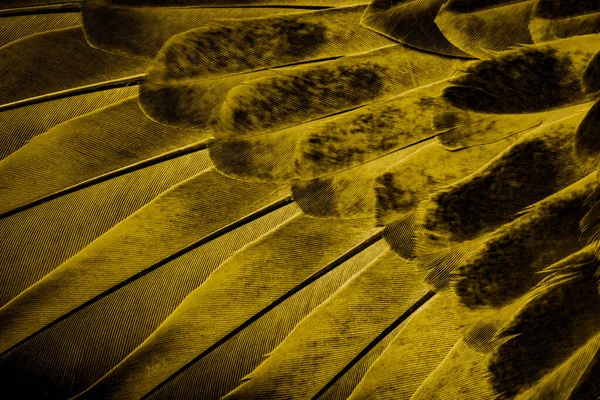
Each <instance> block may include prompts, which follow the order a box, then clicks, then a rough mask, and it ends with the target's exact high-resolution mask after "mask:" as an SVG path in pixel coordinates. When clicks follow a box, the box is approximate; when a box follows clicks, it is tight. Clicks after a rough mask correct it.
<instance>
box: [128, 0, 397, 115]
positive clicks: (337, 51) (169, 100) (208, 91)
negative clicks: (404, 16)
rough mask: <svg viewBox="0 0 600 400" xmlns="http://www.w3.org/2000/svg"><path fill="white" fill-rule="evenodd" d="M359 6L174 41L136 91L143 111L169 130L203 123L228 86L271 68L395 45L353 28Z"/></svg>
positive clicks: (240, 24) (243, 23)
mask: <svg viewBox="0 0 600 400" xmlns="http://www.w3.org/2000/svg"><path fill="white" fill-rule="evenodd" d="M364 8H365V7H364V6H354V7H344V8H336V9H331V10H323V11H315V12H309V13H299V14H287V15H285V16H280V17H272V18H256V19H248V20H237V21H230V22H228V23H227V24H226V25H223V26H219V27H214V28H209V29H199V30H192V31H189V32H186V33H183V34H179V35H175V36H173V37H172V38H171V39H169V41H168V42H167V43H166V44H165V45H164V47H163V48H162V50H161V51H160V52H159V53H158V56H157V57H156V59H155V60H154V62H153V63H152V64H151V65H150V68H149V70H148V76H147V78H146V80H145V83H144V85H142V86H141V91H140V102H141V104H142V108H143V109H144V111H145V112H146V113H147V114H148V115H149V116H150V117H151V118H153V119H155V120H157V121H159V122H163V123H167V124H177V125H180V126H181V125H183V126H200V125H202V124H208V123H210V122H212V121H211V117H212V116H211V114H212V110H214V111H215V112H216V114H218V111H219V110H220V105H221V103H222V102H223V101H224V100H225V98H226V94H227V92H228V91H229V90H230V89H231V88H233V87H234V86H237V85H239V84H240V83H242V82H244V81H246V80H252V79H256V78H258V77H262V76H269V75H270V74H273V73H274V71H270V70H269V68H274V67H283V66H286V65H288V66H289V65H290V64H296V63H304V62H310V61H318V60H322V59H330V58H332V57H340V56H343V55H349V54H354V53H362V52H365V51H368V50H372V49H377V48H380V47H383V46H386V45H390V44H393V42H391V41H390V40H388V39H386V38H384V37H382V36H380V35H377V34H376V33H374V32H371V31H370V30H368V29H365V28H362V27H360V26H359V25H358V24H357V23H356V21H358V19H359V18H360V15H361V14H362V12H363V10H364ZM247 41H250V42H247ZM242 48H243V49H245V50H244V51H240V49H242ZM261 71H262V72H261Z"/></svg>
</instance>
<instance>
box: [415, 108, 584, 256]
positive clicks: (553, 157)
mask: <svg viewBox="0 0 600 400" xmlns="http://www.w3.org/2000/svg"><path fill="white" fill-rule="evenodd" d="M582 118H583V117H582V116H581V115H575V116H573V117H571V118H568V119H565V120H562V121H559V122H555V123H554V124H549V125H546V126H544V127H542V128H540V129H537V130H535V131H533V132H531V133H529V134H528V135H526V136H525V137H524V138H523V139H521V140H519V141H518V142H516V143H515V144H513V145H512V146H510V147H509V148H507V149H506V150H505V151H504V152H502V153H501V154H499V155H498V156H497V157H496V158H494V159H493V160H492V161H490V162H489V163H488V164H486V165H484V166H483V167H481V168H480V169H479V170H478V171H476V172H474V173H473V174H471V175H470V176H468V177H466V178H464V179H462V180H461V181H459V182H457V183H455V184H453V185H450V186H448V187H446V188H444V189H441V190H439V191H438V192H437V193H435V194H434V195H432V196H431V197H430V198H429V199H428V200H426V201H424V202H422V203H421V204H420V206H419V207H418V210H417V220H418V222H419V223H420V224H422V225H423V227H424V228H425V229H426V230H428V231H433V232H434V233H435V234H434V235H431V234H427V235H421V239H422V242H421V244H422V246H423V247H425V248H426V247H427V246H433V247H434V248H435V247H438V246H439V244H437V245H436V244H435V243H436V242H438V241H439V242H440V243H444V242H445V241H455V242H457V241H461V240H468V239H473V238H476V237H478V236H479V235H481V234H482V233H486V232H491V231H493V230H495V229H497V228H498V227H499V226H501V225H502V224H504V223H507V222H510V221H511V220H513V219H514V218H515V215H516V213H518V212H519V211H520V210H521V209H523V208H524V207H526V206H528V205H530V204H533V203H535V202H537V201H539V200H541V199H543V198H544V197H546V196H549V195H551V194H552V193H554V192H556V191H558V190H560V189H562V188H564V187H566V186H568V185H570V184H571V183H573V182H575V181H577V180H578V179H581V178H583V177H584V171H582V170H581V169H579V168H578V167H577V166H576V165H575V163H574V162H573V159H572V143H573V139H574V136H575V130H576V129H577V126H578V124H579V123H580V122H581V120H582ZM542 182H543V184H540V183H542Z"/></svg>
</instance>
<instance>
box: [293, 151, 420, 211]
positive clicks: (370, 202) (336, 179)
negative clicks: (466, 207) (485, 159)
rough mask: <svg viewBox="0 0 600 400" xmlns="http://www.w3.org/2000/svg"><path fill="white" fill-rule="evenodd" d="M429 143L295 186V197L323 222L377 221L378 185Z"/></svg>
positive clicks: (304, 209)
mask: <svg viewBox="0 0 600 400" xmlns="http://www.w3.org/2000/svg"><path fill="white" fill-rule="evenodd" d="M427 144H428V142H422V143H416V144H413V145H411V146H410V147H408V148H406V149H403V150H400V151H394V152H391V153H390V154H388V155H385V156H382V157H380V158H377V159H375V160H372V161H369V162H367V163H365V164H363V165H358V166H356V167H352V168H350V169H347V170H343V171H340V172H337V173H334V174H331V175H325V176H321V177H319V178H315V179H311V180H305V181H303V180H296V181H294V182H293V183H292V197H293V198H294V201H295V202H296V203H297V204H298V206H299V207H300V208H301V209H302V211H303V212H305V213H307V214H309V215H313V216H316V217H322V218H334V219H335V218H343V219H345V218H348V219H359V218H370V219H373V218H374V217H375V208H376V196H375V182H376V180H377V178H378V177H379V176H380V175H381V174H382V173H384V172H385V171H386V170H387V169H388V168H389V167H390V165H396V164H397V163H399V162H401V161H402V160H404V159H405V158H406V157H408V156H409V155H411V154H412V153H414V152H415V151H417V150H418V149H419V148H421V147H423V146H426V145H427Z"/></svg>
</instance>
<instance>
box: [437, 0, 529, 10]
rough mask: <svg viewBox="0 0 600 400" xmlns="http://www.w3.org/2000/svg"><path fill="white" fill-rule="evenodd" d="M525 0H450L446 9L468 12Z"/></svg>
mask: <svg viewBox="0 0 600 400" xmlns="http://www.w3.org/2000/svg"><path fill="white" fill-rule="evenodd" d="M523 1H525V0H450V1H449V2H448V3H446V9H447V10H449V11H455V12H460V13H469V12H473V11H478V10H484V9H486V8H492V7H501V6H505V5H507V4H514V3H522V2H523Z"/></svg>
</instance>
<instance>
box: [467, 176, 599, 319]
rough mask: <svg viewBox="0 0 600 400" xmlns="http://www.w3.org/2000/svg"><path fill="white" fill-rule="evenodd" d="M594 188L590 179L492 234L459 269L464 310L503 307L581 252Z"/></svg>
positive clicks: (593, 180)
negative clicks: (544, 273)
mask: <svg viewBox="0 0 600 400" xmlns="http://www.w3.org/2000/svg"><path fill="white" fill-rule="evenodd" d="M595 185H596V182H595V176H594V175H593V174H592V175H590V176H588V177H586V178H584V179H583V180H581V181H579V182H577V183H575V184H573V185H571V186H569V187H568V188H565V189H563V190H562V191H560V192H558V193H557V194H555V195H553V196H551V197H549V198H546V199H544V200H542V201H541V202H540V203H538V204H537V205H535V206H533V208H531V209H528V210H527V212H526V214H525V215H524V216H522V217H521V218H519V219H517V220H516V221H514V222H512V223H510V224H508V225H505V226H503V227H502V228H500V229H499V231H498V232H496V233H494V235H493V236H492V238H491V239H489V240H488V241H487V242H486V243H485V244H484V245H483V246H482V248H481V249H480V250H479V251H478V252H477V253H475V254H474V255H473V256H471V257H470V258H469V260H468V261H467V262H465V263H464V264H463V265H461V267H460V268H459V270H458V275H459V280H458V282H457V283H456V291H457V293H458V295H459V297H460V299H461V301H462V303H463V304H464V305H466V306H467V307H472V308H473V307H479V306H485V305H491V306H493V307H500V306H503V305H505V304H506V303H508V302H510V301H513V300H514V299H515V298H516V297H518V296H520V295H522V294H524V293H525V292H527V291H528V290H529V289H530V288H531V287H532V286H534V285H535V284H537V283H538V282H539V281H540V280H541V279H542V278H543V276H542V275H540V274H538V273H537V272H538V271H539V270H540V269H543V268H545V267H546V266H548V265H551V264H553V263H555V262H557V261H559V260H561V259H562V258H564V257H566V256H568V255H569V254H571V253H573V252H575V251H578V250H579V249H580V248H581V247H582V245H583V243H582V242H580V240H579V233H580V231H579V221H580V220H581V218H582V217H583V216H584V215H585V213H586V212H587V211H588V210H589V208H590V206H591V203H590V202H589V201H588V197H589V196H590V194H591V193H592V191H593V189H594V187H595Z"/></svg>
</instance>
